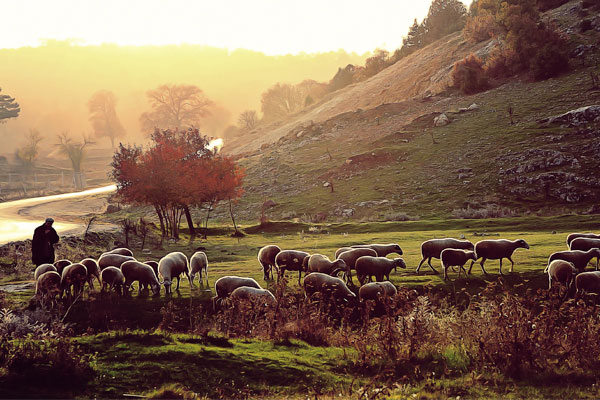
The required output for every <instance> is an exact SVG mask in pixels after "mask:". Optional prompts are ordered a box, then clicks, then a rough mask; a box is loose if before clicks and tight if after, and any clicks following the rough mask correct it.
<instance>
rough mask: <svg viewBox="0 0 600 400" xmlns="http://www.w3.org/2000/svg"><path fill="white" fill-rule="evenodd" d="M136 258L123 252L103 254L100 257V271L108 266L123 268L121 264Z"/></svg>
mask: <svg viewBox="0 0 600 400" xmlns="http://www.w3.org/2000/svg"><path fill="white" fill-rule="evenodd" d="M130 260H135V258H133V257H131V256H123V255H121V254H102V255H101V256H100V258H99V259H98V267H99V268H100V271H102V270H104V268H106V267H117V268H121V264H123V263H124V262H125V261H130Z"/></svg>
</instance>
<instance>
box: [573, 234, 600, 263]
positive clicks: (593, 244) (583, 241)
mask: <svg viewBox="0 0 600 400" xmlns="http://www.w3.org/2000/svg"><path fill="white" fill-rule="evenodd" d="M591 249H600V239H592V238H584V237H579V238H576V239H574V240H573V241H572V242H571V250H581V251H588V250H591ZM596 270H598V259H596Z"/></svg>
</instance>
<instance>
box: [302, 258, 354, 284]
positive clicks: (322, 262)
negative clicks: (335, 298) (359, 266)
mask: <svg viewBox="0 0 600 400" xmlns="http://www.w3.org/2000/svg"><path fill="white" fill-rule="evenodd" d="M311 272H322V273H324V274H327V275H331V276H336V275H337V274H338V273H339V272H344V274H345V276H346V281H347V282H352V272H351V271H350V268H349V267H348V266H347V265H346V262H345V261H344V260H340V259H337V260H335V261H331V260H330V259H329V257H327V256H324V255H322V254H313V255H312V256H310V258H309V259H308V263H307V268H306V273H307V274H309V273H311Z"/></svg>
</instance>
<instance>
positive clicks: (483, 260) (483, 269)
mask: <svg viewBox="0 0 600 400" xmlns="http://www.w3.org/2000/svg"><path fill="white" fill-rule="evenodd" d="M485 260H487V258H482V259H481V262H480V263H479V265H481V270H482V271H483V273H484V274H486V275H487V274H488V273H487V271H486V270H485V268H484V267H483V264H485ZM500 273H502V260H501V261H500Z"/></svg>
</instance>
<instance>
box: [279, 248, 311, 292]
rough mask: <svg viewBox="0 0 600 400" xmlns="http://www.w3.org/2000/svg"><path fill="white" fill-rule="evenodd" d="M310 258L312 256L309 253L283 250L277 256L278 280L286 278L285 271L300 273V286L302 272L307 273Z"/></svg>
mask: <svg viewBox="0 0 600 400" xmlns="http://www.w3.org/2000/svg"><path fill="white" fill-rule="evenodd" d="M309 256H310V254H308V253H307V252H305V251H298V250H282V251H281V252H279V253H278V254H277V255H276V256H275V266H276V267H277V275H278V279H279V277H284V276H285V271H298V284H300V278H301V277H302V271H306V268H307V266H308V265H307V263H308V257H309ZM305 260H306V262H305Z"/></svg>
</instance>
